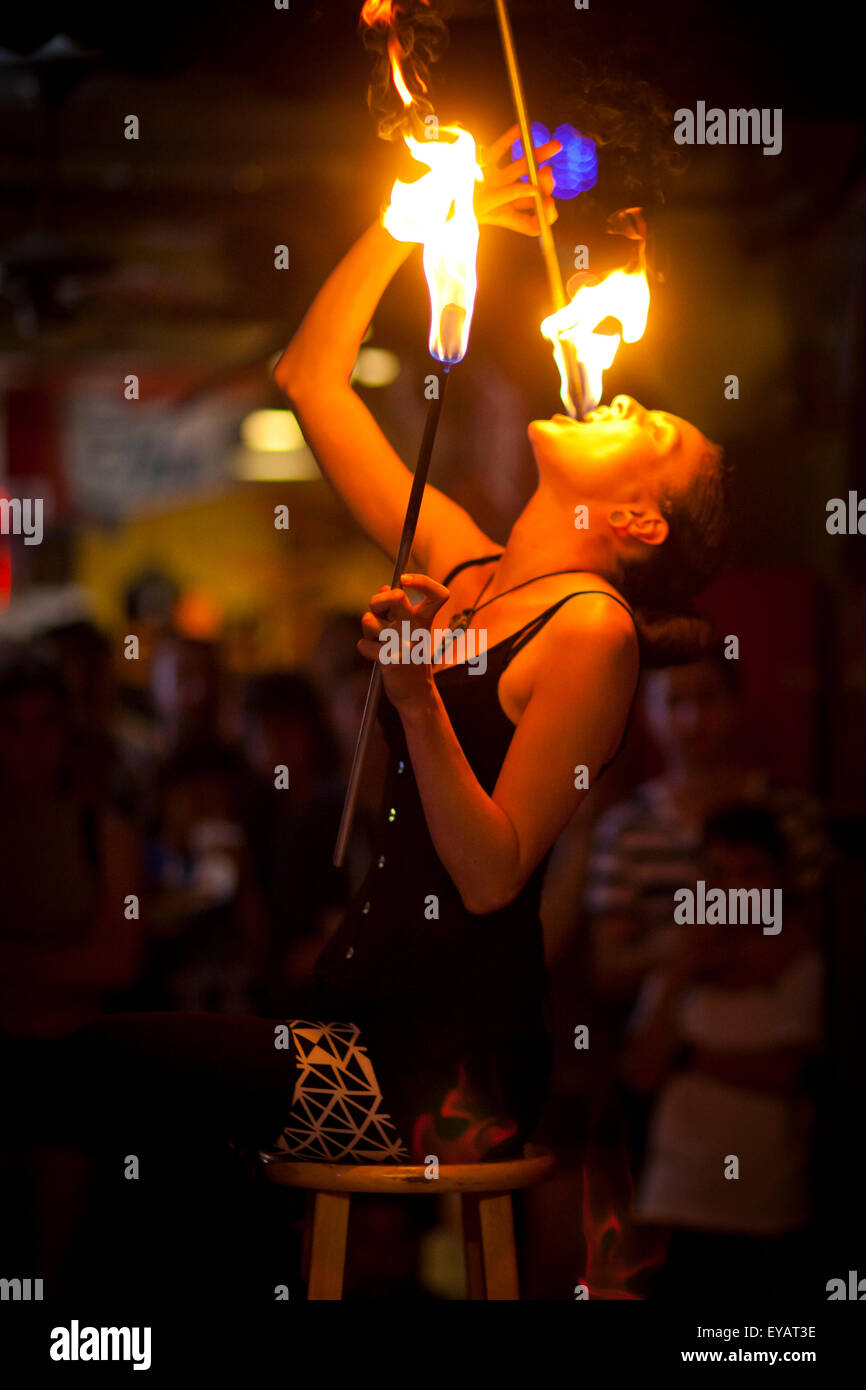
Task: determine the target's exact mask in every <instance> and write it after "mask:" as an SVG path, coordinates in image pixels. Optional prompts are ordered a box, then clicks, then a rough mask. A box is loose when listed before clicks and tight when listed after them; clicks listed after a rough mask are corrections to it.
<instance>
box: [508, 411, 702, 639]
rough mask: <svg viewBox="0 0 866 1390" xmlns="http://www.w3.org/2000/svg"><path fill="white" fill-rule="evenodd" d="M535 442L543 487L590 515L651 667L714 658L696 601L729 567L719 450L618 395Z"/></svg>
mask: <svg viewBox="0 0 866 1390" xmlns="http://www.w3.org/2000/svg"><path fill="white" fill-rule="evenodd" d="M529 438H530V441H531V443H532V447H533V451H534V453H535V458H536V462H537V464H538V471H539V487H540V488H543V489H545V490H546V491H548V492H549V493H551V494H552V495H553V496H554V497H555V498H556V499H557V501H558V502H560V503H561V504H562V505H563V506H566V507H568V508H569V509H571V508H572V507H573V508H574V509H575V514H576V515H577V510H576V509H578V508H582V509H583V512H582V520H583V524H584V527H585V534H586V536H587V540H588V542H589V545H590V547H591V549H592V551H593V555H594V559H595V563H596V564H597V566H598V568H599V569H600V570H601V571H602V572H604V573H606V574H608V575H609V576H610V578H611V579H612V580H613V581H614V582H615V583H616V584H617V586H618V587H619V588H620V589H621V591H622V593H623V594H624V596H625V597H626V598H627V599H628V600H629V602H630V603H631V604H632V606H633V607H634V608H635V609H636V610H639V618H640V622H639V630H640V631H641V635H642V638H643V643H642V645H643V648H644V652H643V655H644V660H645V664H647V665H650V666H653V665H669V664H676V663H678V662H681V661H687V660H694V659H695V658H696V657H697V656H699V655H700V654H701V653H702V652H703V651H705V650H708V649H709V647H710V646H711V645H712V639H713V634H712V631H711V629H710V627H709V624H707V623H706V620H705V619H702V618H700V617H699V616H698V615H697V614H696V613H694V611H693V610H692V608H691V601H692V599H693V598H694V596H695V595H696V594H698V593H700V591H701V590H702V589H704V588H705V587H706V586H707V584H709V583H710V581H711V580H712V579H713V578H714V577H715V575H716V574H717V573H718V570H719V568H720V566H721V561H722V554H723V543H724V538H725V533H726V515H725V514H726V508H725V495H724V494H725V467H724V463H723V454H722V450H721V448H720V447H719V446H718V445H717V444H714V443H713V442H712V441H711V440H709V439H708V438H707V437H706V435H704V434H702V433H701V431H700V430H698V429H696V428H695V426H694V425H692V424H690V423H689V422H688V421H687V420H682V419H680V418H679V417H678V416H676V415H670V414H668V413H667V412H666V411H658V410H646V409H644V407H643V406H642V405H640V404H639V403H638V402H637V401H635V400H633V399H632V397H631V396H616V397H615V398H614V400H613V401H612V403H611V404H610V405H609V406H599V407H598V408H597V409H596V410H594V411H592V412H591V413H590V414H589V415H588V416H587V418H586V420H585V421H582V422H578V421H576V420H571V419H570V418H569V417H568V416H565V415H554V416H553V417H552V418H551V419H550V420H534V421H533V422H532V423H531V425H530V426H529ZM575 524H576V525H577V522H576V523H575ZM590 538H591V539H590Z"/></svg>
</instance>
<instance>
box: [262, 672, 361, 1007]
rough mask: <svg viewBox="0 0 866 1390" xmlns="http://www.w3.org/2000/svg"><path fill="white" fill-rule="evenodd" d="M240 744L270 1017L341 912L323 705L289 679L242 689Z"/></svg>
mask: <svg viewBox="0 0 866 1390" xmlns="http://www.w3.org/2000/svg"><path fill="white" fill-rule="evenodd" d="M244 739H245V747H246V753H247V759H248V762H249V764H250V767H251V769H252V772H253V776H254V778H255V798H254V804H253V830H252V844H253V850H254V855H255V862H256V868H257V872H258V881H259V883H260V885H261V888H262V891H263V894H264V900H265V904H266V907H267V911H268V919H269V942H270V945H269V950H268V956H267V966H266V971H265V976H264V981H263V990H262V995H261V1000H260V1003H261V1007H262V1009H263V1010H264V1011H265V1012H270V1011H275V1012H279V1011H280V1010H281V1008H282V1007H283V1005H285V1007H289V1008H290V1007H292V1004H291V1001H292V1000H294V999H295V998H296V997H297V994H298V991H301V990H303V989H305V988H306V987H307V986H308V985H310V984H311V982H312V969H313V964H314V962H315V960H316V957H317V955H318V954H319V952H320V951H321V949H322V946H323V944H324V941H325V940H326V938H327V935H328V934H329V932H330V930H331V929H332V928H333V926H334V925H335V924H336V921H337V919H338V918H339V915H340V913H341V911H342V909H343V907H344V905H345V902H346V897H347V890H346V876H345V873H344V872H343V871H341V870H337V869H335V868H334V866H333V863H332V855H333V851H334V842H335V840H336V836H337V829H338V826H339V822H340V811H341V807H342V801H343V777H342V774H341V767H340V757H339V750H338V746H337V741H336V738H335V736H334V732H333V730H332V728H331V725H330V722H329V719H328V716H327V712H326V709H325V707H324V704H323V702H322V700H321V699H320V698H319V695H318V694H317V691H316V688H315V686H314V685H313V684H312V682H311V681H310V680H309V679H308V678H307V677H306V676H304V675H301V674H300V673H298V672H293V671H285V672H274V673H270V674H267V675H262V676H258V677H255V678H254V679H252V680H251V681H250V682H249V684H248V686H247V691H246V696H245V701H244Z"/></svg>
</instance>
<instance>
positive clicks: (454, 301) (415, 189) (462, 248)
mask: <svg viewBox="0 0 866 1390" xmlns="http://www.w3.org/2000/svg"><path fill="white" fill-rule="evenodd" d="M423 3H424V4H427V3H428V0H423ZM400 18H401V15H400V4H399V0H366V3H365V4H364V7H363V9H362V10H361V22H362V24H366V25H367V26H368V27H370V28H373V27H374V26H378V27H380V28H389V29H391V30H392V32H391V34H390V36H389V38H388V57H389V59H390V63H391V76H392V78H393V81H394V86H395V87H396V89H397V91H398V92H399V94H400V100H401V101H402V103H403V105H404V107H405V108H406V110H407V111H410V110H412V111H413V112H414V114H415V115H417V99H416V98H415V97H414V96H413V95H412V92H411V91H410V89H409V86H408V84H407V82H406V78H405V76H404V73H403V68H402V65H401V59H402V58H403V57H405V54H404V52H403V47H402V45H401V43H400V39H399V37H398V35H397V32H396V29H395V26H396V24H397V22H398V20H399V19H400ZM413 79H414V81H415V82H416V83H417V85H418V87H419V88H420V90H421V92H422V93H424V94H426V92H427V84H426V82H425V81H424V79H423V78H422V77H421V75H420V73H419V72H418V71H417V70H415V71H413ZM428 105H429V104H428ZM416 126H417V128H419V129H420V126H421V122H420V120H419V121H417V122H416ZM425 126H426V123H425ZM432 127H433V129H434V130H435V132H436V135H437V137H438V135H439V130H438V125H437V123H436V122H435V119H434V120H433V122H432ZM426 133H427V131H426V130H425V134H426ZM442 133H444V134H445V135H449V136H451V137H452V138H451V139H448V140H440V139H438V138H437V139H435V140H429V139H425V140H417V139H415V138H414V137H413V136H411V135H404V136H403V139H404V140H405V142H406V145H407V147H408V149H409V152H410V154H411V155H412V158H413V159H415V160H417V161H418V163H419V164H426V165H427V169H428V173H426V174H422V175H421V177H420V178H419V179H416V180H415V182H414V183H403V182H401V180H400V179H398V180H397V181H396V183H395V184H394V187H393V188H392V189H391V202H390V204H389V206H388V207H387V209H386V211H385V214H384V217H383V222H384V225H385V228H386V229H387V231H389V232H390V233H391V235H392V237H394V239H395V241H417V242H421V243H422V244H423V246H424V275H425V277H426V279H427V288H428V290H429V293H430V335H429V339H428V347H429V349H430V354H431V356H432V357H435V358H436V359H437V361H439V362H444V363H447V364H448V365H449V366H450V365H452V364H453V363H455V362H460V361H461V360H462V359H463V357H464V356H465V355H466V349H467V348H468V346H469V329H470V326H471V324H472V314H473V311H474V308H475V293H476V290H477V287H478V282H477V277H476V271H475V258H476V255H477V252H478V221H477V219H476V217H475V209H474V196H475V184H476V182H477V181H479V180H480V179H481V178H482V173H481V169H480V167H479V165H478V161H477V160H476V158H475V141H474V140H473V138H472V136H471V135H470V134H469V132H468V130H461V129H459V128H458V127H449V128H447V129H444V130H443V132H442Z"/></svg>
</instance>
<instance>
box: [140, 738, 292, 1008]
mask: <svg viewBox="0 0 866 1390" xmlns="http://www.w3.org/2000/svg"><path fill="white" fill-rule="evenodd" d="M247 803H248V791H247V781H246V775H245V768H244V765H243V761H242V758H241V755H240V753H239V752H237V751H236V750H235V749H233V748H231V747H230V746H228V745H226V744H221V743H207V742H204V741H196V742H194V743H190V744H188V746H186V747H182V748H180V749H179V750H178V751H176V752H175V753H174V754H173V755H172V756H170V757H169V758H168V760H167V761H166V762H165V764H164V766H163V768H162V771H161V773H160V775H159V782H158V791H157V814H156V818H155V822H154V825H153V827H152V829H151V833H150V835H149V836H148V843H147V856H146V864H147V880H148V902H147V922H148V928H149V931H150V933H151V942H150V945H151V968H150V974H149V979H148V982H147V990H148V991H149V993H150V997H149V998H147V1000H146V1001H145V1003H146V1007H162V1008H178V1009H190V1010H205V1011H217V1012H226V1013H238V1012H249V1011H250V1009H251V990H252V987H253V981H254V979H255V978H256V975H257V974H258V971H259V970H260V969H261V965H262V960H263V953H264V949H265V940H266V923H265V915H264V908H263V904H262V901H261V897H260V894H259V892H258V889H257V885H256V880H255V873H254V871H253V865H252V860H251V857H250V849H249V836H248V821H247V815H248V811H247Z"/></svg>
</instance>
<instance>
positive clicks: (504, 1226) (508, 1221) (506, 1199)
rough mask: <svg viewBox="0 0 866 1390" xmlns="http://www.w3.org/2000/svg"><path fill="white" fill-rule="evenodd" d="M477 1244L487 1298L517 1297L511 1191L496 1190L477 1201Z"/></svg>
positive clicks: (518, 1294) (518, 1295) (518, 1293)
mask: <svg viewBox="0 0 866 1390" xmlns="http://www.w3.org/2000/svg"><path fill="white" fill-rule="evenodd" d="M478 1214H479V1218H480V1221H481V1245H482V1249H483V1251H484V1277H485V1281H486V1284H487V1297H488V1299H519V1298H520V1292H519V1289H518V1284H517V1252H516V1250H515V1246H514V1216H513V1212H512V1208H511V1193H510V1192H501V1193H500V1192H497V1193H496V1194H493V1195H490V1196H486V1197H481V1198H480V1200H479V1203H478Z"/></svg>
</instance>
